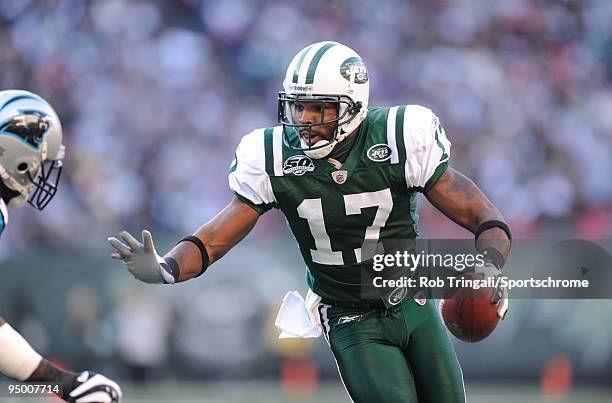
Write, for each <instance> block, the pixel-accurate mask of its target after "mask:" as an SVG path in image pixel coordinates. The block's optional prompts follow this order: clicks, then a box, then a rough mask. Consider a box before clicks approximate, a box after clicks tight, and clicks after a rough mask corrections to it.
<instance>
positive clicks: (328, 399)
mask: <svg viewBox="0 0 612 403" xmlns="http://www.w3.org/2000/svg"><path fill="white" fill-rule="evenodd" d="M123 387H124V393H125V399H124V402H125V403H162V402H163V403H196V402H197V403H234V402H235V403H241V402H245V403H246V402H248V403H281V402H282V403H306V402H308V403H337V402H350V400H349V399H348V397H347V396H346V393H345V392H344V389H343V388H342V385H341V384H336V383H327V384H322V385H319V387H318V389H317V390H316V391H315V392H314V393H306V392H304V393H303V394H302V395H293V396H292V395H290V394H288V393H287V392H285V391H283V389H282V387H281V386H280V384H278V383H276V382H270V383H264V382H223V383H208V384H201V383H165V382H162V383H156V384H153V385H149V386H146V387H143V386H135V385H123ZM467 395H468V400H467V401H468V402H469V403H485V402H487V403H490V402H496V403H553V402H554V403H570V402H571V403H576V402H580V403H610V402H611V401H612V389H608V390H606V389H590V388H589V389H587V388H583V389H580V388H579V389H575V390H573V391H571V392H570V393H568V394H567V395H566V396H555V397H548V398H542V397H541V395H540V392H539V388H538V387H536V386H530V385H516V384H468V385H467ZM57 401H58V400H57V399H52V398H25V397H19V398H9V397H0V402H2V403H50V402H57ZM441 403H443V402H441Z"/></svg>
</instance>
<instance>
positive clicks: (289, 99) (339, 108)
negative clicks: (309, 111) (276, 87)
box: [278, 92, 361, 151]
mask: <svg viewBox="0 0 612 403" xmlns="http://www.w3.org/2000/svg"><path fill="white" fill-rule="evenodd" d="M305 104H310V105H312V104H316V105H319V110H320V119H319V120H318V121H317V123H298V122H301V121H302V119H301V116H300V115H303V113H304V112H303V109H302V110H300V107H302V108H303V107H304V105H305ZM329 104H334V106H335V108H336V115H335V116H336V117H335V118H334V119H330V120H325V108H326V106H327V105H329ZM360 108H361V105H360V103H359V102H358V103H355V102H354V101H353V100H352V99H351V98H350V97H348V96H344V95H317V94H315V95H287V93H285V92H279V93H278V122H279V123H281V124H282V125H283V136H284V137H285V142H286V143H287V145H289V147H290V148H292V149H293V150H297V151H311V150H318V149H321V148H323V147H326V146H328V145H329V144H330V143H333V142H334V141H335V140H336V139H337V138H338V135H339V134H343V133H340V131H341V128H342V125H344V124H346V123H348V122H350V121H351V120H353V118H354V117H355V115H356V114H357V112H358V111H359V110H360ZM331 124H333V125H334V129H333V134H332V137H331V139H322V140H325V141H326V143H325V144H322V145H316V146H315V145H314V144H312V141H311V140H312V138H313V137H314V136H315V135H316V134H315V135H313V128H314V129H315V130H316V128H317V127H321V126H327V125H331ZM287 127H290V128H293V129H294V130H295V131H296V132H297V133H298V135H299V136H300V138H301V139H303V141H302V142H301V145H302V147H299V146H296V145H295V144H292V142H291V141H290V140H289V138H288V134H287V130H286V128H287ZM305 131H306V134H305V135H303V133H304V132H305Z"/></svg>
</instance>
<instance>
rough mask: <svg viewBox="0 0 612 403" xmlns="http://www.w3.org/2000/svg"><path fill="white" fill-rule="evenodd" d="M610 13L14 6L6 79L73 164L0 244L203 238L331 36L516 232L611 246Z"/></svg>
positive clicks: (3, 57)
mask: <svg viewBox="0 0 612 403" xmlns="http://www.w3.org/2000/svg"><path fill="white" fill-rule="evenodd" d="M610 21H612V2H609V1H605V0H600V1H595V0H591V1H588V0H585V1H570V0H566V1H555V2H546V1H526V0H525V1H512V2H481V1H475V0H474V1H467V0H462V1H444V0H435V1H427V2H407V1H402V0H389V1H382V2H371V1H348V0H344V1H324V0H310V1H282V2H276V1H265V0H255V1H252V0H226V1H207V0H202V1H200V0H179V1H161V0H157V1H154V0H152V1H145V0H136V1H121V0H108V1H95V2H85V1H76V0H54V1H45V2H38V1H34V0H20V1H13V0H0V48H1V49H2V51H1V52H0V65H1V66H2V70H1V73H0V87H1V88H5V89H8V88H23V89H28V90H31V91H34V92H37V93H39V94H41V95H42V96H44V97H46V98H47V99H48V100H49V101H50V102H51V103H52V104H53V106H54V107H55V108H56V110H57V111H58V113H59V115H60V117H61V119H62V121H63V125H64V131H65V144H66V146H67V155H68V156H67V159H66V168H65V170H64V172H65V177H64V178H63V179H64V180H63V183H62V184H61V189H60V190H61V191H60V192H58V196H57V199H56V200H54V201H53V203H52V204H51V205H50V207H49V208H48V209H47V211H45V212H44V213H43V214H36V215H34V214H23V213H19V214H15V215H16V218H15V219H14V220H16V221H17V222H18V224H14V225H11V229H10V231H9V232H10V234H9V235H8V244H7V242H4V243H3V245H2V248H3V250H4V251H5V252H4V253H6V250H7V248H9V249H10V250H12V251H15V250H19V248H20V245H21V248H22V250H24V249H25V248H27V247H26V246H24V245H27V244H26V243H25V242H24V241H27V240H37V241H46V242H49V243H52V244H54V245H62V246H74V245H75V244H79V245H82V244H83V243H84V242H85V243H87V242H88V241H89V242H90V244H91V245H92V246H94V245H97V246H100V242H104V241H103V240H104V238H105V236H106V235H108V234H109V233H114V232H116V231H118V230H120V229H123V228H129V229H139V228H142V227H148V228H151V227H152V228H157V229H165V230H167V231H171V232H174V233H185V232H191V231H193V230H194V229H195V228H197V226H199V225H200V224H201V223H203V222H205V221H206V220H207V219H209V218H211V217H212V216H213V215H214V214H215V212H216V211H218V210H219V209H220V208H221V207H222V206H223V205H224V204H225V203H227V201H228V200H229V199H230V197H231V193H230V191H229V189H228V186H227V178H226V172H227V170H228V167H229V164H230V162H231V160H232V158H233V153H234V150H235V147H236V146H237V144H238V142H239V140H240V138H241V137H242V136H243V135H244V134H246V133H248V132H250V131H251V130H253V129H255V128H259V127H265V126H271V125H274V124H275V118H276V92H277V91H278V90H280V89H281V83H282V77H283V75H284V71H285V69H286V67H287V65H288V63H289V61H290V60H291V57H292V56H293V55H294V54H295V53H296V52H297V51H298V50H300V49H301V48H303V47H304V46H305V45H307V44H309V43H312V42H316V41H320V40H328V39H331V40H336V41H339V42H342V43H345V44H347V45H349V46H351V47H353V48H354V49H356V50H357V51H358V52H359V53H360V54H361V56H362V57H363V58H364V59H365V61H366V63H367V65H368V66H369V70H370V77H371V84H372V85H371V101H370V104H371V105H373V106H377V105H378V106H382V105H388V106H390V105H398V104H415V103H416V104H422V105H425V106H428V107H430V108H431V109H433V110H434V111H435V112H436V113H437V114H438V116H439V117H440V119H441V121H442V122H443V124H444V126H445V128H446V132H447V135H448V136H449V138H450V140H451V141H452V143H453V149H452V157H451V158H452V164H453V165H454V166H455V167H456V168H457V169H459V170H461V171H462V172H464V173H465V174H467V175H469V176H470V177H472V178H473V179H474V180H475V181H476V182H477V183H478V184H479V185H480V186H481V187H482V188H483V189H484V190H485V192H486V193H487V194H488V195H489V196H490V198H491V199H492V200H493V201H494V202H495V203H496V204H497V205H498V206H499V207H500V209H501V210H502V212H503V213H504V214H505V215H506V217H507V218H508V219H509V221H510V222H511V224H512V226H513V227H514V229H515V232H516V233H517V234H518V236H534V237H537V236H549V235H559V234H560V233H565V234H572V235H578V236H585V237H591V238H598V237H600V238H604V237H606V236H610V234H611V233H612V224H611V222H612V218H611V208H610V205H611V203H610V201H611V200H612V180H611V176H610V173H611V172H612V158H610V155H612V91H611V90H612V85H611V83H612V24H610ZM422 216H423V217H424V219H423V220H422V228H423V230H424V233H425V234H436V233H437V232H436V228H441V227H440V225H442V228H445V231H446V228H447V227H446V226H445V225H446V224H443V220H442V219H440V218H439V216H435V215H432V214H431V213H430V212H429V210H428V209H425V210H424V212H423V213H422ZM280 222H281V221H280V220H276V221H274V220H272V221H268V222H265V223H264V224H263V226H264V229H263V230H264V231H265V230H274V229H276V228H280V226H279V223H280ZM281 225H282V224H281ZM449 228H450V227H449ZM449 231H450V230H449ZM85 233H87V234H90V235H91V236H89V237H83V234H85ZM444 234H445V232H444V231H443V232H442V234H439V235H444ZM101 239H102V241H100V240H101Z"/></svg>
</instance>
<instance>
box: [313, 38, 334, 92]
mask: <svg viewBox="0 0 612 403" xmlns="http://www.w3.org/2000/svg"><path fill="white" fill-rule="evenodd" d="M335 45H337V43H336V42H327V43H326V44H325V45H323V46H321V47H320V48H319V50H317V53H315V55H314V57H313V58H312V60H311V61H310V66H308V73H306V84H312V83H313V82H314V76H315V72H316V71H317V66H318V65H319V61H320V60H321V57H323V54H324V53H325V52H327V50H328V49H329V48H331V47H332V46H335Z"/></svg>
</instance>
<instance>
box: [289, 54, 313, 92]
mask: <svg viewBox="0 0 612 403" xmlns="http://www.w3.org/2000/svg"><path fill="white" fill-rule="evenodd" d="M313 46H314V45H310V46H308V47H307V48H306V49H304V50H302V53H300V57H299V58H298V61H297V63H296V64H295V68H294V69H293V79H292V80H291V81H292V82H293V83H295V84H297V82H298V76H299V75H300V67H302V63H303V62H304V58H305V57H306V54H307V53H308V51H309V50H310V48H312V47H313Z"/></svg>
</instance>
